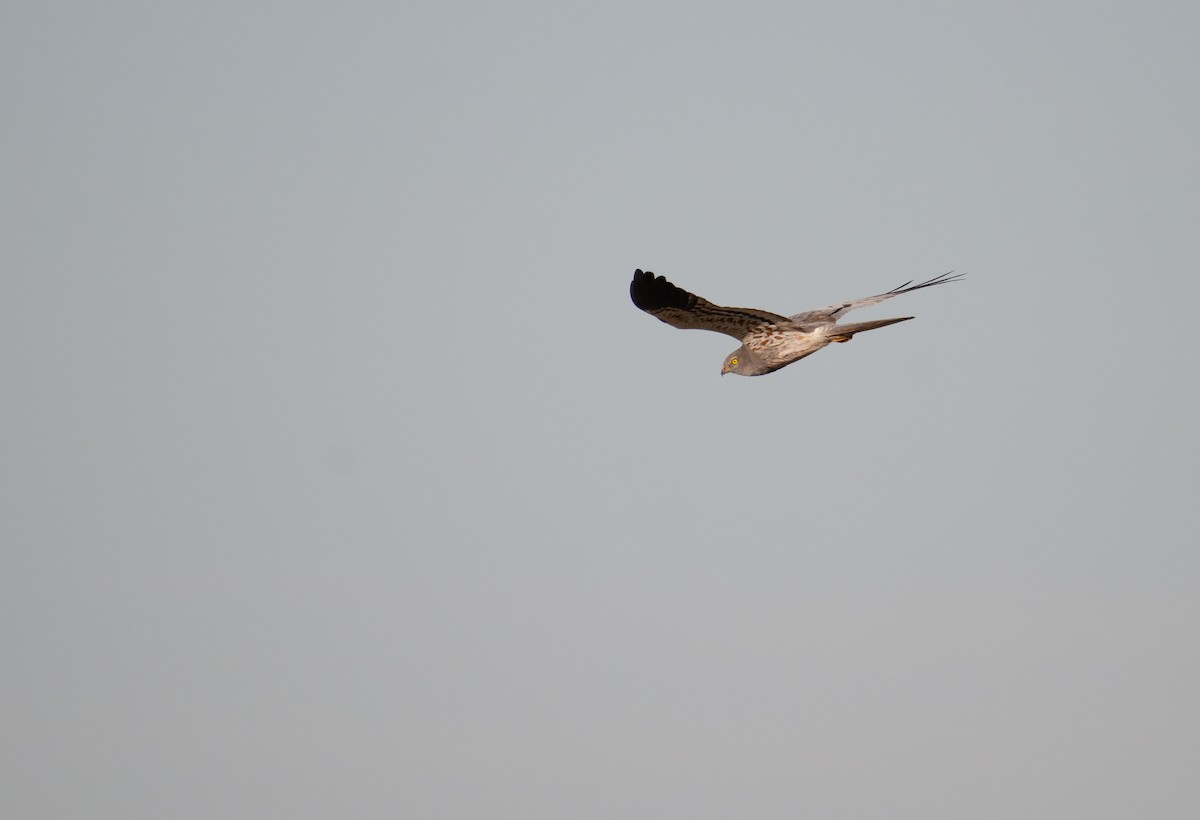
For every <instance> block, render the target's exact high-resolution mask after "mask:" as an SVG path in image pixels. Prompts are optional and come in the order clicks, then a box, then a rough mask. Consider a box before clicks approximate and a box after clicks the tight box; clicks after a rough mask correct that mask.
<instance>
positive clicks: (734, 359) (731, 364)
mask: <svg viewBox="0 0 1200 820" xmlns="http://www.w3.org/2000/svg"><path fill="white" fill-rule="evenodd" d="M737 362H738V359H737V356H734V357H733V358H732V359H730V360H729V366H730V367H737Z"/></svg>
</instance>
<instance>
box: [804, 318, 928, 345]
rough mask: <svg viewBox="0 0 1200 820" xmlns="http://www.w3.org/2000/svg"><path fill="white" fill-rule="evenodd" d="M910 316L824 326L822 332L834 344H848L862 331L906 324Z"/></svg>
mask: <svg viewBox="0 0 1200 820" xmlns="http://www.w3.org/2000/svg"><path fill="white" fill-rule="evenodd" d="M911 318H913V317H911V316H901V317H900V318H899V319H876V320H875V321H873V322H852V323H851V324H847V325H826V326H825V327H824V328H823V330H824V331H825V334H826V335H827V336H829V338H830V340H831V341H834V342H848V341H850V339H851V338H852V337H853V336H854V334H855V333H862V332H863V331H864V330H874V329H875V328H877V327H887V326H888V325H894V324H896V323H897V322H907V321H908V320H909V319H911Z"/></svg>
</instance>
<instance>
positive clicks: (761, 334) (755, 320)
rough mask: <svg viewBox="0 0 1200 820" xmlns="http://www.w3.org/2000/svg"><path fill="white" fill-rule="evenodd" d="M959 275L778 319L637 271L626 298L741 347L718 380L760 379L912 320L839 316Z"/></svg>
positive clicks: (669, 321) (653, 313) (676, 324)
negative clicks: (727, 377) (717, 301)
mask: <svg viewBox="0 0 1200 820" xmlns="http://www.w3.org/2000/svg"><path fill="white" fill-rule="evenodd" d="M963 276H965V274H961V273H958V274H956V273H954V272H953V271H951V272H949V273H943V274H942V275H941V276H935V277H934V278H932V279H928V280H926V281H924V282H920V283H918V284H915V285H914V284H913V283H912V281H911V280H910V281H908V282H905V283H904V284H903V285H900V286H899V287H895V288H892V289H891V290H889V291H888V292H887V293H880V294H878V295H877V296H867V297H864V298H862V299H850V300H848V301H845V302H837V303H835V304H832V305H828V306H826V307H823V308H817V309H816V310H808V311H805V312H804V313H797V314H796V315H795V316H781V315H779V314H778V313H771V312H770V311H766V310H759V309H757V308H740V307H722V306H721V305H714V304H713V303H712V302H710V301H708V300H707V299H702V298H701V297H699V296H697V295H695V294H694V293H688V292H687V291H686V290H684V289H683V288H680V287H676V286H675V285H672V284H671V283H670V282H668V281H667V280H666V279H665V278H664V277H662V276H655V275H654V274H653V273H651V272H650V271H642V270H641V269H638V270H636V271H634V273H633V281H632V282H631V283H630V284H629V296H630V298H631V299H633V303H634V304H635V305H636V306H637V307H639V308H641V309H642V310H644V311H646V312H647V313H649V314H650V315H651V316H655V317H657V318H658V319H661V320H662V321H664V322H666V323H667V324H669V325H671V326H672V327H678V328H684V329H694V330H715V331H716V332H717V333H724V334H726V335H727V336H732V337H733V338H735V339H737V340H739V341H740V342H741V347H739V348H738V349H737V350H735V351H733V352H732V353H730V354H729V355H728V356H726V357H725V361H724V363H723V364H722V365H721V375H722V376H724V375H725V374H726V373H736V374H738V375H739V376H763V375H766V374H767V373H773V372H774V371H776V370H778V369H779V368H781V367H787V366H788V365H789V364H791V363H792V362H796V361H799V360H800V359H803V358H804V357H805V356H811V355H812V354H813V353H816V352H817V351H818V350H820V349H821V348H823V347H825V346H826V345H829V344H832V343H833V342H848V341H850V340H851V339H852V338H854V334H856V333H862V332H863V331H864V330H874V329H875V328H879V327H887V326H888V325H894V324H896V323H897V322H906V321H908V320H909V319H911V318H913V317H912V316H901V317H899V318H897V319H876V320H874V321H870V322H853V323H850V324H844V325H842V324H838V319H840V318H841V317H842V316H844V315H845V314H847V313H849V312H850V311H852V310H855V309H857V308H861V307H867V306H868V305H875V304H878V303H880V302H882V301H884V300H886V299H891V298H892V297H893V296H899V295H900V294H902V293H911V292H912V291H914V290H920V289H921V288H930V287H933V286H934V285H944V284H946V283H948V282H957V281H959V280H961V279H962V277H963Z"/></svg>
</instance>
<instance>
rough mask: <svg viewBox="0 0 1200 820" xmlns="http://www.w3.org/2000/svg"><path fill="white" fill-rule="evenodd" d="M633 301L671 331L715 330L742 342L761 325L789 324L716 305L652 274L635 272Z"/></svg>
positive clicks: (783, 318) (761, 313) (772, 315)
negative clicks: (674, 329) (662, 322)
mask: <svg viewBox="0 0 1200 820" xmlns="http://www.w3.org/2000/svg"><path fill="white" fill-rule="evenodd" d="M629 297H630V298H631V299H633V303H634V304H635V305H637V306H638V307H639V308H641V309H642V310H644V311H646V312H647V313H649V314H650V315H651V316H656V317H658V318H659V319H661V320H662V321H664V322H666V323H667V324H669V325H670V326H671V327H680V328H684V329H685V330H715V331H716V332H717V333H724V334H726V335H727V336H732V337H733V338H735V339H739V340H740V339H743V338H745V336H746V334H747V333H749V332H750V331H751V330H753V329H754V328H756V327H758V326H759V325H763V324H768V325H770V324H778V323H780V322H784V323H786V322H787V317H786V316H780V315H779V314H778V313H770V312H768V311H765V310H755V309H754V308H730V307H721V306H720V305H714V304H713V303H712V302H710V301H708V300H707V299H701V298H700V297H699V296H696V295H695V294H694V293H688V292H687V291H686V290H684V289H683V288H677V287H675V286H674V285H672V284H671V283H670V282H668V281H667V280H666V279H665V278H664V277H662V276H655V275H654V274H653V273H651V272H650V271H646V272H645V273H643V272H642V271H641V270H636V271H634V273H633V281H632V282H630V283H629Z"/></svg>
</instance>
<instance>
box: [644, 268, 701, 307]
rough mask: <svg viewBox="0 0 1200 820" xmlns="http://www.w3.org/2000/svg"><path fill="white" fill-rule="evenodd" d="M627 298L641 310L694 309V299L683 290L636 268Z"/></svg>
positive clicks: (660, 277)
mask: <svg viewBox="0 0 1200 820" xmlns="http://www.w3.org/2000/svg"><path fill="white" fill-rule="evenodd" d="M629 298H630V299H632V300H633V303H634V304H635V305H636V306H637V307H638V308H640V309H641V310H662V309H663V308H682V309H685V310H686V309H687V308H690V307H694V306H695V303H696V297H695V296H693V295H692V294H690V293H688V292H687V291H686V290H684V289H683V288H677V287H675V286H674V285H672V284H671V283H670V282H668V281H667V280H666V277H663V276H655V275H654V274H653V273H651V272H650V271H642V269H641V268H638V269H637V270H635V271H634V272H633V281H632V282H630V283H629Z"/></svg>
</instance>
